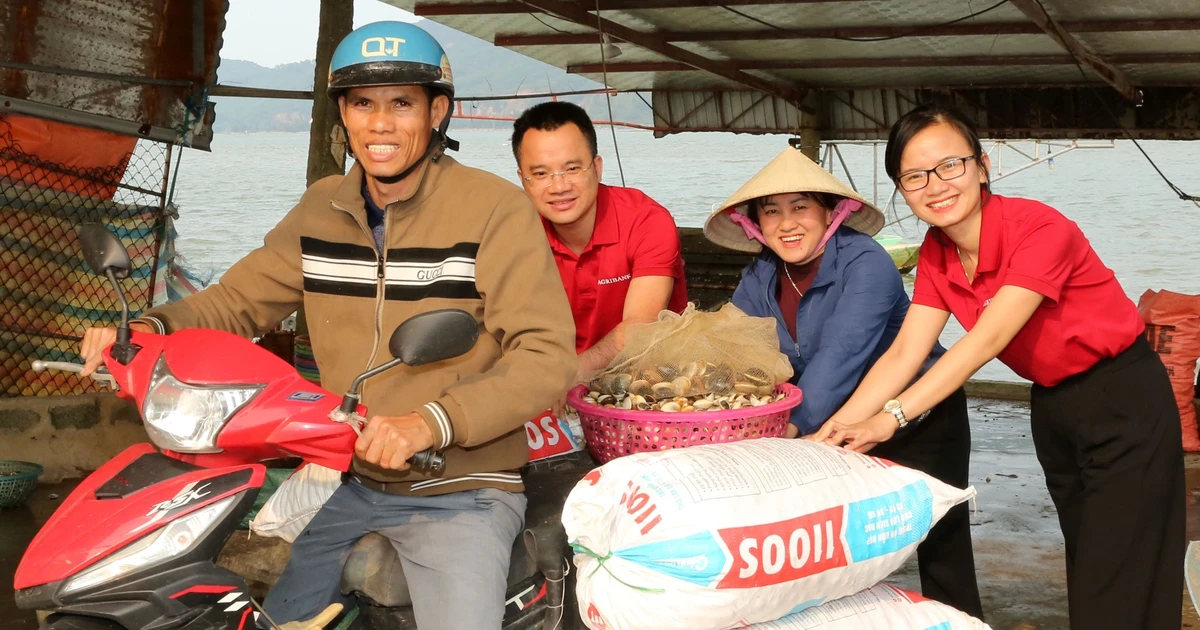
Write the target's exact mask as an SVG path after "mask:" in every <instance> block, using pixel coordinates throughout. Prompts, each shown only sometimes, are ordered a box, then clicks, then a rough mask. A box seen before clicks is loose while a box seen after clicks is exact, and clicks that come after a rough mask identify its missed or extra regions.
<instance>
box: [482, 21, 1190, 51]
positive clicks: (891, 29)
mask: <svg viewBox="0 0 1200 630" xmlns="http://www.w3.org/2000/svg"><path fill="white" fill-rule="evenodd" d="M1061 24H1062V26H1063V28H1066V29H1067V30H1069V31H1071V32H1073V33H1138V32H1157V31H1200V19H1196V20H1099V21H1096V20H1090V21H1077V22H1062V23H1061ZM1042 32H1043V31H1042V29H1041V28H1039V27H1038V25H1036V24H1031V23H1029V22H1015V23H1001V24H973V23H959V24H933V25H928V26H851V27H836V28H795V29H792V28H789V29H786V30H780V29H759V30H746V31H729V30H721V31H662V32H659V33H657V35H658V36H659V37H661V38H662V39H663V40H664V41H667V42H733V41H771V40H786V39H842V38H851V39H857V38H874V37H905V36H921V37H954V36H967V35H1037V34H1040V33H1042ZM599 41H600V36H599V35H598V34H596V33H547V34H543V35H520V34H513V35H497V36H496V37H495V39H494V40H493V43H494V44H495V45H497V46H506V47H515V46H569V45H576V44H596V43H598V42H599Z"/></svg>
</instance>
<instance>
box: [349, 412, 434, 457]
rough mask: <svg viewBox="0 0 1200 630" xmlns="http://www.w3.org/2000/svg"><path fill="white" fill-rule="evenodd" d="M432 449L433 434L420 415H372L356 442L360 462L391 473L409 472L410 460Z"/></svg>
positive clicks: (355, 447) (355, 450) (356, 452)
mask: <svg viewBox="0 0 1200 630" xmlns="http://www.w3.org/2000/svg"><path fill="white" fill-rule="evenodd" d="M431 446H433V431H431V430H430V429H429V425H428V424H427V423H426V422H425V419H424V418H422V417H421V415H420V414H418V413H410V414H408V415H407V416H373V417H372V418H371V419H370V420H369V421H367V426H365V427H363V430H362V435H361V436H359V438H358V441H357V442H355V443H354V453H355V454H356V455H358V457H359V459H361V460H363V461H365V462H367V463H370V464H375V465H376V466H379V467H382V468H388V469H391V470H408V459H409V458H410V457H412V456H413V455H416V454H417V453H419V452H421V451H423V450H425V449H427V448H429V447H431Z"/></svg>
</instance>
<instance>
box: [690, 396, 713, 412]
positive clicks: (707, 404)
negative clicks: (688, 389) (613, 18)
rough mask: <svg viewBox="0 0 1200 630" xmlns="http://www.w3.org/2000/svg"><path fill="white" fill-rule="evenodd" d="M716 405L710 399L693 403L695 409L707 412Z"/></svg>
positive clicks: (702, 399)
mask: <svg viewBox="0 0 1200 630" xmlns="http://www.w3.org/2000/svg"><path fill="white" fill-rule="evenodd" d="M715 404H716V403H714V402H713V401H712V400H710V399H708V398H701V399H699V400H697V401H696V402H694V403H692V407H693V408H695V409H696V410H697V411H705V410H707V409H712V407H713V405H715Z"/></svg>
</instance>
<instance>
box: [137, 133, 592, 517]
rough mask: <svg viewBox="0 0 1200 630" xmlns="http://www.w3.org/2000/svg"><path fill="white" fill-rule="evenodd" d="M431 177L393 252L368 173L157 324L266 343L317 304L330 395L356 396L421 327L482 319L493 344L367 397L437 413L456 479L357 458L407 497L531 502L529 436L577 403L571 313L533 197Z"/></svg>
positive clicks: (393, 230) (286, 224) (396, 409)
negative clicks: (367, 201) (567, 403)
mask: <svg viewBox="0 0 1200 630" xmlns="http://www.w3.org/2000/svg"><path fill="white" fill-rule="evenodd" d="M423 171H424V172H423V173H422V175H421V177H422V182H421V184H420V186H419V187H418V188H417V190H416V191H415V192H414V193H413V194H412V195H411V196H410V197H409V198H407V199H401V200H398V201H395V202H393V203H391V204H389V205H388V207H387V208H386V213H385V219H384V221H385V226H386V227H385V237H384V240H385V244H386V251H385V252H384V254H383V255H380V254H379V253H377V251H376V248H375V245H374V242H375V241H374V238H373V236H372V234H371V231H370V229H369V228H368V226H367V212H366V208H365V207H364V203H363V198H362V194H361V192H360V191H361V187H362V181H363V179H362V178H363V171H362V169H361V167H360V166H359V165H357V164H355V165H354V167H353V168H352V169H351V171H350V173H349V174H347V175H346V176H345V177H342V176H333V177H327V178H325V179H322V180H321V181H319V182H317V183H315V184H313V185H312V186H311V187H309V189H308V190H307V191H305V193H304V196H303V197H302V198H301V199H300V202H299V203H298V204H297V205H296V207H295V208H293V209H292V210H291V212H289V213H288V214H287V216H285V217H284V218H283V220H282V221H280V223H279V224H278V225H277V226H275V228H274V229H272V230H271V231H270V232H269V233H268V234H267V235H266V238H265V239H264V241H263V246H262V247H260V248H258V249H256V250H254V251H253V252H251V253H250V254H248V255H247V256H246V257H245V258H243V259H242V260H240V261H238V262H237V263H236V264H235V265H234V266H233V267H231V268H230V269H229V271H228V272H226V273H225V275H224V276H223V277H222V278H221V281H220V283H218V284H216V285H213V286H211V287H208V288H207V289H205V290H203V291H201V292H200V293H197V294H195V295H192V296H189V297H187V298H185V299H183V300H181V301H179V302H176V303H174V304H169V305H166V306H162V307H159V308H156V309H152V310H150V311H147V312H146V313H145V314H144V315H143V316H142V318H141V320H142V321H145V322H147V323H150V324H151V325H153V326H157V327H158V328H159V330H160V332H164V333H167V332H171V331H174V330H179V329H182V328H216V329H220V330H227V331H230V332H234V333H237V334H239V335H242V336H244V337H252V336H256V335H260V334H262V333H263V332H265V331H267V330H270V329H271V328H273V327H274V326H275V325H276V324H277V323H278V322H280V321H281V320H282V319H283V318H284V317H286V316H288V315H289V314H290V313H292V312H293V311H295V310H296V309H297V307H299V306H300V305H301V304H303V305H304V311H305V315H306V317H307V319H308V326H309V333H310V336H311V338H312V345H313V351H314V353H315V355H316V359H317V365H318V367H319V368H320V371H321V383H322V385H323V386H324V387H325V388H326V389H328V390H330V391H332V392H334V393H335V394H342V393H344V392H345V391H346V390H347V389H348V388H349V386H350V383H351V381H352V380H353V379H354V377H355V376H357V375H358V374H360V373H362V372H364V371H365V370H366V369H367V368H369V367H374V366H377V365H380V364H382V363H385V362H387V361H388V360H390V359H391V356H390V355H389V353H388V350H387V340H388V337H389V336H390V335H391V333H392V331H393V330H394V329H395V328H396V327H397V326H399V325H400V324H401V323H402V322H404V321H405V320H406V319H408V318H410V317H412V316H413V315H417V314H419V313H423V312H426V311H431V310H435V309H441V308H458V309H463V310H465V311H467V312H468V313H472V314H474V315H475V318H476V320H477V321H478V322H479V331H480V337H479V341H478V343H476V345H475V348H474V349H473V350H471V351H470V352H469V353H467V354H466V355H464V356H462V357H459V358H456V359H451V360H449V361H445V362H442V363H438V364H433V365H430V366H426V367H421V368H410V367H408V366H400V367H397V368H394V369H392V370H389V371H387V372H384V373H383V374H380V375H378V376H376V377H374V378H372V379H370V380H368V381H367V382H366V383H365V384H364V386H363V392H362V399H361V400H362V403H363V404H364V405H366V406H367V409H368V411H369V415H403V414H407V413H410V412H413V411H416V412H418V413H420V414H421V416H422V417H423V418H424V419H425V421H426V422H427V423H428V424H429V428H430V430H431V431H432V432H433V439H434V447H435V448H437V449H439V450H442V451H443V452H444V453H445V456H446V469H445V471H444V472H443V473H442V474H441V475H440V476H438V477H436V478H433V477H429V476H426V475H423V474H420V473H417V472H415V471H406V472H400V473H397V472H396V471H387V470H383V469H381V468H378V467H375V466H372V465H370V464H367V463H365V462H362V461H359V460H357V459H356V460H355V462H354V472H355V473H357V474H358V475H360V476H361V477H366V478H369V479H373V480H375V481H378V482H386V483H387V486H386V488H385V491H386V492H389V493H397V494H413V495H418V496H432V495H437V494H445V493H449V492H457V491H460V490H469V489H474V488H481V487H494V488H500V489H503V490H508V491H513V492H516V491H520V490H522V489H523V486H522V485H521V477H520V475H519V474H518V472H517V469H518V468H520V467H521V466H522V465H524V464H525V462H526V461H527V459H528V457H529V447H528V444H527V441H526V437H525V431H524V428H523V425H524V423H525V422H526V421H527V420H529V419H530V418H533V417H534V416H536V415H537V414H538V413H539V412H541V411H543V410H545V409H546V408H547V407H549V406H550V404H551V403H552V402H553V401H554V400H555V399H556V398H557V397H559V396H561V395H562V394H563V393H564V392H565V391H566V389H567V387H568V386H569V385H570V382H571V379H572V377H574V375H575V371H576V369H577V367H578V360H577V358H576V355H575V349H574V340H575V325H574V320H573V319H572V317H571V309H570V306H569V305H568V303H567V297H566V293H565V292H564V290H563V286H562V281H561V280H560V279H559V276H558V271H557V268H556V267H555V265H554V260H553V258H552V255H551V253H550V248H549V246H548V245H547V242H546V235H545V231H544V229H543V228H542V224H541V222H540V220H539V219H538V214H537V212H536V211H535V210H534V208H533V206H532V204H531V203H530V201H529V199H528V198H527V197H526V196H525V193H524V192H523V191H522V190H521V189H519V188H517V187H516V186H514V185H513V184H511V183H509V182H506V181H504V180H503V179H501V178H499V177H496V176H495V175H492V174H489V173H487V172H484V171H481V170H478V169H474V168H470V167H467V166H463V165H462V164H459V163H458V162H456V161H455V160H454V159H453V158H451V157H449V156H443V157H442V158H441V159H440V160H439V161H438V162H436V163H432V164H431V163H428V162H427V163H426V166H424V167H423Z"/></svg>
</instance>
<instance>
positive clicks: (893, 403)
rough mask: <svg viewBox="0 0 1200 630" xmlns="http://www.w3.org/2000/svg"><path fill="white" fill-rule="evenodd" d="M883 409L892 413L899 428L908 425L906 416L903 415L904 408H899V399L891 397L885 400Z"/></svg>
mask: <svg viewBox="0 0 1200 630" xmlns="http://www.w3.org/2000/svg"><path fill="white" fill-rule="evenodd" d="M883 410H884V411H886V412H888V413H890V414H892V415H893V416H896V423H897V424H899V425H900V428H901V429H903V428H904V427H906V426H908V417H907V416H905V415H904V410H903V409H901V408H900V401H899V400H896V399H895V398H893V399H891V400H889V401H887V403H885V404H884V405H883Z"/></svg>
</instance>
